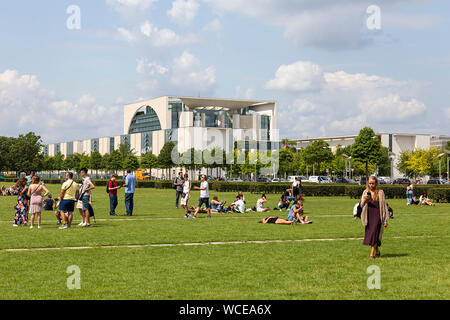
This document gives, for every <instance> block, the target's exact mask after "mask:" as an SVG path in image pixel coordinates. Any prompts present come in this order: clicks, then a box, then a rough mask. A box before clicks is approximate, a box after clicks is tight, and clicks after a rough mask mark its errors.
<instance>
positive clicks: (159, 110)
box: [44, 96, 279, 156]
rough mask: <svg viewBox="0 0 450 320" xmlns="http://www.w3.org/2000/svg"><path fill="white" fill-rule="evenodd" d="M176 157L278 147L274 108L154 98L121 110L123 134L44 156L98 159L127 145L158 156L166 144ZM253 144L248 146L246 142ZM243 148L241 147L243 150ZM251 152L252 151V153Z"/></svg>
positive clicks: (65, 145)
mask: <svg viewBox="0 0 450 320" xmlns="http://www.w3.org/2000/svg"><path fill="white" fill-rule="evenodd" d="M169 141H172V142H174V143H175V144H176V145H177V148H178V152H179V153H183V152H185V151H186V150H188V149H190V148H194V149H196V150H206V149H213V148H215V147H220V148H222V149H224V150H225V151H226V152H231V151H232V150H233V148H234V142H237V141H243V142H244V141H245V142H246V143H247V148H248V146H249V145H252V146H255V145H256V148H258V149H265V150H276V149H278V148H279V137H278V125H277V107H276V103H275V102H272V101H257V100H231V99H210V98H188V97H171V96H170V97H169V96H164V97H159V98H155V99H150V100H145V101H140V102H136V103H132V104H128V105H125V107H124V124H123V134H121V135H117V136H114V137H103V138H94V139H88V140H81V141H71V142H62V143H55V144H49V145H46V146H45V147H44V153H45V154H47V155H50V156H54V155H56V154H57V153H58V152H60V153H61V154H63V155H64V156H67V155H70V154H73V153H80V154H81V153H85V154H90V153H92V152H94V151H99V152H100V153H101V154H102V155H104V154H107V153H110V152H111V151H113V150H114V149H118V148H119V145H120V144H124V143H129V145H130V147H131V149H132V150H133V151H134V153H135V155H137V156H140V155H144V154H146V153H148V152H152V153H153V154H154V155H158V154H159V152H160V151H161V149H162V147H163V146H164V144H165V143H166V142H169ZM250 141H252V142H253V143H252V144H249V142H250ZM244 147H245V145H244ZM253 149H255V148H253Z"/></svg>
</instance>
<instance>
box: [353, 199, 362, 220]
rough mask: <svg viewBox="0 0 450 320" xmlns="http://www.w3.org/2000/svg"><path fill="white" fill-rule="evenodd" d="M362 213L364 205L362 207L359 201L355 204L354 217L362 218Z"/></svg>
mask: <svg viewBox="0 0 450 320" xmlns="http://www.w3.org/2000/svg"><path fill="white" fill-rule="evenodd" d="M361 213H362V207H361V204H360V203H359V202H358V203H357V204H355V206H354V207H353V217H355V218H361Z"/></svg>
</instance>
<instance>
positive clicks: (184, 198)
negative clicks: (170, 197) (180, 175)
mask: <svg viewBox="0 0 450 320" xmlns="http://www.w3.org/2000/svg"><path fill="white" fill-rule="evenodd" d="M190 197H191V181H190V180H189V175H188V174H187V173H185V174H184V182H183V192H182V194H181V207H183V209H184V211H185V212H186V214H185V215H184V218H189V207H188V203H189V198H190Z"/></svg>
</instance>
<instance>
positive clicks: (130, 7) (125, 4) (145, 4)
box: [106, 0, 158, 20]
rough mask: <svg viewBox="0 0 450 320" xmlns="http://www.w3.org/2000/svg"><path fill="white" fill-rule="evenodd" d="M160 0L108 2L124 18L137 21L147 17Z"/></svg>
mask: <svg viewBox="0 0 450 320" xmlns="http://www.w3.org/2000/svg"><path fill="white" fill-rule="evenodd" d="M157 1H158V0H106V3H107V4H108V5H109V6H111V7H112V8H113V9H114V10H116V11H117V12H118V13H119V14H120V15H121V16H122V17H123V18H125V19H128V20H135V19H137V18H141V17H143V16H145V14H146V13H147V12H148V11H149V10H150V9H152V7H153V4H154V3H155V2H157Z"/></svg>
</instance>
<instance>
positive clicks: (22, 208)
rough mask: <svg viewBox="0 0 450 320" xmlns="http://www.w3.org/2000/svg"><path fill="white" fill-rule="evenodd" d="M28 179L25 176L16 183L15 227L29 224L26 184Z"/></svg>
mask: <svg viewBox="0 0 450 320" xmlns="http://www.w3.org/2000/svg"><path fill="white" fill-rule="evenodd" d="M26 184H27V180H26V179H25V178H20V179H19V181H17V183H16V189H17V192H18V195H17V205H16V206H15V207H14V209H15V210H16V214H15V216H14V222H13V227H18V226H19V225H20V224H23V225H24V226H27V225H28V198H27V191H28V187H27V186H26Z"/></svg>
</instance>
